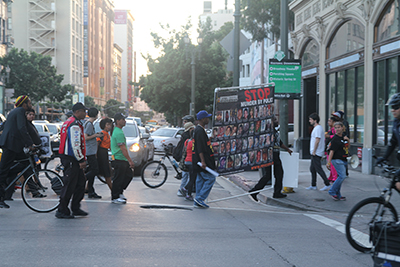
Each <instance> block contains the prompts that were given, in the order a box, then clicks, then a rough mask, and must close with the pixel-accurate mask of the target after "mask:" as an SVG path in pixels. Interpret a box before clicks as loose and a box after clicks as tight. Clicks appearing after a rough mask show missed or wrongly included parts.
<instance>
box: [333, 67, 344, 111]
mask: <svg viewBox="0 0 400 267" xmlns="http://www.w3.org/2000/svg"><path fill="white" fill-rule="evenodd" d="M336 90H337V108H336V109H335V110H343V111H344V99H345V96H344V71H340V72H338V75H337V87H336Z"/></svg>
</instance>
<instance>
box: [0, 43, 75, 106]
mask: <svg viewBox="0 0 400 267" xmlns="http://www.w3.org/2000/svg"><path fill="white" fill-rule="evenodd" d="M0 64H1V65H3V66H5V67H6V66H9V67H10V70H11V71H10V76H9V80H8V82H7V83H6V88H14V97H17V96H19V95H29V97H30V98H31V100H32V101H34V102H38V101H41V100H44V99H45V98H47V99H49V100H50V101H52V102H56V101H58V102H61V101H63V100H64V99H65V96H66V95H67V93H68V92H71V91H72V87H71V85H64V86H62V85H61V82H62V80H63V79H64V75H62V74H57V70H56V68H55V67H54V66H52V65H51V57H50V56H43V55H41V54H38V53H35V52H31V53H28V52H27V51H24V50H23V49H21V50H18V49H16V48H13V49H12V50H11V51H10V52H9V53H8V54H7V55H5V56H4V57H2V58H0ZM2 74H6V68H3V70H2Z"/></svg>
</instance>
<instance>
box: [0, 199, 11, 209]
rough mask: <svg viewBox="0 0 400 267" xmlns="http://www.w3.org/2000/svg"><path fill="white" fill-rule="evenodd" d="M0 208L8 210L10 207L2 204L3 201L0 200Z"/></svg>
mask: <svg viewBox="0 0 400 267" xmlns="http://www.w3.org/2000/svg"><path fill="white" fill-rule="evenodd" d="M0 208H5V209H9V208H10V206H8V205H7V204H6V203H5V202H4V200H1V201H0Z"/></svg>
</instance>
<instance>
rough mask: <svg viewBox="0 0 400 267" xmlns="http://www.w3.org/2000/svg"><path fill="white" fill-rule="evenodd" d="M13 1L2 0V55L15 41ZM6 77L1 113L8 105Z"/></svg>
mask: <svg viewBox="0 0 400 267" xmlns="http://www.w3.org/2000/svg"><path fill="white" fill-rule="evenodd" d="M11 3H12V1H10V0H2V1H0V57H2V56H5V55H6V54H7V50H8V48H10V47H11V46H12V44H13V42H14V40H13V37H12V35H11V33H12V28H11V27H12V23H11V21H10V19H11ZM0 68H1V69H3V68H6V70H7V71H10V69H9V68H7V66H1V65H0ZM4 78H5V77H2V78H1V79H0V99H1V101H0V113H2V114H5V113H6V110H8V109H7V108H6V106H7V101H6V95H5V80H4Z"/></svg>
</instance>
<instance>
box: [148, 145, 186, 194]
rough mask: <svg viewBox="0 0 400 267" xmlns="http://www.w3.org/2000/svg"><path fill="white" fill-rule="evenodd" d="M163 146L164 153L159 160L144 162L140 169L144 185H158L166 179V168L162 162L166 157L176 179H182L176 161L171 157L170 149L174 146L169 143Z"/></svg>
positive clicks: (155, 186) (151, 186)
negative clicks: (174, 172)
mask: <svg viewBox="0 0 400 267" xmlns="http://www.w3.org/2000/svg"><path fill="white" fill-rule="evenodd" d="M163 148H164V155H163V156H162V157H161V160H153V161H150V162H148V163H146V164H145V165H144V166H143V169H142V173H141V177H142V181H143V183H144V184H145V185H146V186H148V187H150V188H157V187H160V186H162V185H163V184H164V183H165V182H166V181H167V177H168V170H167V167H166V166H165V164H164V162H165V159H166V158H167V159H168V160H169V162H170V163H171V165H172V167H173V168H174V170H175V171H176V176H175V178H176V179H178V180H181V179H182V171H181V169H180V168H179V166H178V163H177V162H176V161H175V159H173V158H172V159H171V156H172V149H173V148H174V146H173V145H171V144H170V145H165V144H163Z"/></svg>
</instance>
